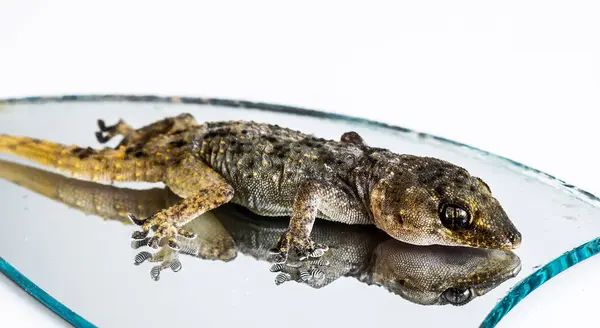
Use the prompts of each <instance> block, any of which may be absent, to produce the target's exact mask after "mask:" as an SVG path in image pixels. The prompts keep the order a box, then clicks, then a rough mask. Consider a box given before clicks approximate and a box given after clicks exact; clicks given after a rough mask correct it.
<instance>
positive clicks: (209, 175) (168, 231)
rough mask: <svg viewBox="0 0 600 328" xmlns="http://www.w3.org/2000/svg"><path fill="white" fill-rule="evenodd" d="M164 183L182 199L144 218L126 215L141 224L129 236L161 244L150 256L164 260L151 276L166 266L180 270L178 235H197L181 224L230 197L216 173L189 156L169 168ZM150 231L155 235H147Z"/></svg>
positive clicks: (188, 236)
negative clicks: (139, 229)
mask: <svg viewBox="0 0 600 328" xmlns="http://www.w3.org/2000/svg"><path fill="white" fill-rule="evenodd" d="M166 184H167V185H168V186H169V188H170V189H171V190H172V191H173V192H175V193H176V194H177V195H178V196H180V197H182V198H183V200H182V201H180V202H179V203H177V204H175V205H173V206H171V207H169V208H166V209H163V210H162V211H160V212H158V213H155V214H153V215H152V216H150V217H148V218H147V219H145V220H142V219H138V218H136V217H135V216H134V215H133V214H130V215H129V218H130V219H131V221H133V223H135V224H137V225H140V226H141V227H142V230H141V231H136V232H134V233H133V235H132V238H133V239H134V240H138V241H144V242H146V243H147V245H148V246H150V247H151V248H155V249H156V248H159V247H161V249H160V250H159V251H158V252H157V253H156V254H154V255H151V257H152V259H156V260H157V261H158V260H162V261H163V263H162V264H161V265H160V266H159V267H155V268H153V271H152V272H151V274H152V277H153V278H154V279H157V278H158V276H159V274H160V270H162V269H165V268H167V267H171V268H172V269H174V271H179V269H180V264H177V262H176V259H177V255H178V252H179V250H180V249H181V247H180V246H179V242H178V238H177V237H183V238H195V237H196V234H194V233H192V232H189V231H187V230H185V229H183V226H184V225H186V224H187V223H188V222H190V221H192V220H194V219H195V218H197V217H198V216H200V215H201V214H203V213H206V212H207V211H210V210H212V209H214V208H216V207H218V206H221V205H223V204H225V203H227V202H229V201H230V200H231V198H232V197H233V188H232V187H231V186H230V185H229V184H228V183H227V182H226V181H225V180H224V179H223V178H222V177H221V176H220V175H219V174H218V173H216V172H215V171H213V170H212V169H211V168H210V167H208V166H207V165H206V164H204V163H203V162H202V161H200V160H198V159H196V158H195V157H194V156H192V155H190V156H188V157H187V158H185V159H183V160H182V161H181V162H179V163H177V164H176V165H174V166H173V167H170V168H168V170H167V180H166ZM151 230H152V231H154V235H153V236H152V237H149V238H148V234H149V232H150V231H151ZM147 258H148V256H147V255H146V256H144V257H143V258H140V259H139V260H142V262H143V260H145V259H147ZM137 262H138V259H136V263H137ZM140 263H141V262H140ZM173 266H175V268H174V267H173ZM175 269H177V270H175Z"/></svg>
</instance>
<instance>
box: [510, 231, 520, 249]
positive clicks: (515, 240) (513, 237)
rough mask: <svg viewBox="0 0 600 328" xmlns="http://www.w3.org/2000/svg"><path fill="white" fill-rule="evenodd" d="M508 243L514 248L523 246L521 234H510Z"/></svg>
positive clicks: (516, 232)
mask: <svg viewBox="0 0 600 328" xmlns="http://www.w3.org/2000/svg"><path fill="white" fill-rule="evenodd" d="M508 241H509V242H510V243H511V244H512V248H517V247H519V246H521V233H520V232H518V231H515V232H511V233H509V234H508Z"/></svg>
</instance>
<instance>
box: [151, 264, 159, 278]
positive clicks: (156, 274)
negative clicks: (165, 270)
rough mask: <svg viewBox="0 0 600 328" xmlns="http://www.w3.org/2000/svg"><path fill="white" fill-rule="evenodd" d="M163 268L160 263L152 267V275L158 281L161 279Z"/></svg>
mask: <svg viewBox="0 0 600 328" xmlns="http://www.w3.org/2000/svg"><path fill="white" fill-rule="evenodd" d="M161 270H162V269H161V267H160V265H157V266H154V267H152V269H150V277H151V278H152V279H153V280H154V281H158V280H159V279H160V271H161Z"/></svg>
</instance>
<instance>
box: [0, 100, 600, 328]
mask: <svg viewBox="0 0 600 328" xmlns="http://www.w3.org/2000/svg"><path fill="white" fill-rule="evenodd" d="M181 113H191V114H192V115H193V116H194V117H195V118H196V120H198V121H199V122H203V121H222V120H253V121H256V122H264V123H274V124H279V125H281V126H285V127H289V128H292V129H296V130H300V131H303V132H306V133H312V134H314V135H315V136H317V137H322V138H326V139H335V140H338V139H339V138H340V136H341V135H342V134H343V133H345V132H347V131H356V132H358V133H359V134H360V135H361V136H362V137H363V138H364V140H365V141H366V142H367V144H368V145H370V146H375V147H382V148H388V149H390V150H392V151H395V152H398V153H406V154H414V155H422V156H432V157H437V158H440V159H443V160H446V161H449V162H452V163H454V164H457V165H459V166H462V167H464V168H466V169H467V170H468V171H469V172H470V173H471V174H473V175H475V176H478V177H481V178H482V179H483V180H485V181H486V182H487V184H488V185H489V186H490V188H491V189H492V191H493V194H494V196H495V197H496V198H497V199H498V200H499V201H500V202H501V204H502V205H503V207H504V209H505V211H506V212H507V213H508V215H509V217H510V218H511V220H512V221H513V223H514V224H515V226H517V228H518V229H519V231H520V232H521V233H522V236H523V240H522V244H521V246H520V247H519V248H517V249H516V250H514V252H509V251H492V250H481V249H474V248H456V247H441V246H432V247H418V246H412V245H408V244H403V243H401V242H398V241H395V240H392V239H390V238H389V237H387V235H385V234H383V233H381V232H380V231H378V230H377V229H375V228H372V227H357V226H346V225H342V224H332V223H328V222H317V224H315V227H314V232H313V237H314V239H315V240H318V241H319V242H325V243H327V244H329V245H330V251H329V252H327V253H326V255H324V256H323V257H322V258H320V259H313V260H310V261H307V262H304V263H302V264H300V266H275V267H272V264H271V263H269V262H267V261H266V260H265V259H266V255H267V251H268V249H269V248H270V247H271V246H273V244H274V243H275V241H276V239H277V237H279V235H280V234H281V233H282V232H283V231H284V230H285V229H286V228H287V219H286V218H261V217H258V216H256V215H254V214H251V213H249V212H248V211H246V210H245V209H242V208H240V207H237V206H234V205H228V206H224V207H222V208H219V209H218V210H214V211H212V212H210V213H208V214H205V215H203V216H202V217H201V218H198V219H196V220H194V221H192V222H191V223H190V224H189V229H190V230H193V231H194V232H196V233H197V234H198V237H197V238H196V239H195V240H193V241H189V242H187V243H185V244H184V245H183V246H184V247H183V248H184V251H186V252H187V253H190V254H191V255H182V256H181V257H180V258H179V260H180V261H181V264H182V269H181V270H179V268H178V267H174V269H175V270H176V271H178V272H176V273H174V272H172V270H170V269H167V270H164V271H162V272H161V274H160V280H158V281H154V280H152V279H151V277H150V269H151V267H152V266H153V265H155V264H150V263H148V262H147V261H146V262H144V263H142V264H141V265H138V266H135V265H134V258H136V255H138V254H139V253H140V252H143V251H148V250H149V249H148V248H147V247H140V248H139V249H135V246H136V245H135V243H133V245H130V244H131V234H132V232H133V231H135V230H137V229H136V227H135V226H133V225H131V224H130V223H129V221H128V220H127V218H126V213H127V212H134V213H137V214H139V216H148V215H149V214H148V213H149V212H150V213H152V212H153V211H155V210H158V209H161V208H164V207H165V206H167V205H169V204H172V203H173V202H176V201H177V199H178V198H177V196H175V195H174V194H172V193H171V192H170V191H168V190H166V189H164V186H163V185H162V184H148V183H115V184H112V185H108V184H99V183H93V182H82V181H79V180H75V179H72V178H69V177H65V176H63V175H60V174H56V173H55V171H53V170H51V169H47V168H43V167H42V166H40V165H36V164H34V163H32V162H28V161H26V160H22V159H20V158H17V157H15V156H11V155H6V154H0V199H2V204H3V206H2V207H3V208H2V209H3V213H2V215H1V217H2V219H1V220H0V256H1V257H3V258H4V259H5V260H6V261H7V262H9V263H10V264H11V265H13V266H14V267H15V268H16V269H18V270H19V271H20V272H21V273H22V274H23V275H25V276H26V277H28V278H29V279H30V280H32V281H33V282H34V283H35V284H37V285H38V286H39V287H40V288H42V289H43V290H45V291H46V292H48V293H49V294H50V295H52V296H53V297H54V298H56V299H57V300H58V301H59V302H61V303H62V304H64V305H65V306H66V307H68V308H69V309H71V310H73V311H74V312H76V313H77V314H79V315H80V316H82V317H83V318H85V319H86V320H88V321H90V322H91V323H93V324H94V325H98V326H102V327H116V326H126V325H135V326H148V327H149V326H152V327H158V326H164V325H172V326H177V325H181V326H183V325H189V324H196V325H202V326H204V327H233V326H241V325H244V326H248V325H250V326H258V325H266V324H278V323H281V322H285V325H286V326H290V327H305V326H309V325H313V324H318V325H319V326H328V325H334V326H343V327H364V326H373V325H375V326H378V325H384V324H395V325H398V324H402V325H408V326H412V325H417V324H418V325H423V326H436V325H443V326H444V327H455V326H461V327H472V326H477V325H479V324H480V323H481V322H482V320H483V319H484V318H485V317H486V315H487V314H488V313H489V312H490V311H491V309H492V308H493V307H494V306H495V305H496V303H497V302H498V301H499V300H500V299H501V298H502V297H504V296H505V295H506V294H507V293H508V291H509V290H510V288H511V287H513V286H514V285H515V284H516V283H517V282H519V281H520V280H522V279H523V278H525V277H526V276H528V275H530V274H531V273H532V272H534V271H535V270H536V269H537V268H538V267H539V266H542V265H544V264H546V263H548V262H549V261H551V260H553V259H555V258H556V257H558V256H560V255H561V254H562V253H564V252H565V251H569V250H571V249H573V248H575V247H577V246H579V245H581V244H584V243H586V242H588V241H590V240H592V239H594V238H596V237H598V235H599V232H600V220H598V215H599V214H600V210H599V209H598V207H597V200H596V199H595V198H594V197H593V196H590V195H587V194H585V193H582V192H580V191H579V190H577V189H576V188H572V187H569V186H564V185H563V184H562V183H561V182H560V181H558V180H556V179H553V178H552V177H549V176H547V175H544V174H541V173H537V172H534V171H532V170H529V169H527V168H524V167H522V166H519V165H515V164H514V163H511V162H509V161H507V160H504V159H502V158H498V157H496V156H493V155H488V154H485V153H483V152H481V151H478V150H474V149H471V148H468V147H464V146H460V145H455V144H452V143H449V142H446V141H443V140H440V139H436V138H432V137H429V136H426V135H422V134H416V133H413V132H406V131H403V130H400V129H391V128H386V127H382V126H379V127H376V126H373V125H370V124H366V123H361V122H358V121H354V122H352V121H345V120H341V119H334V118H332V119H329V118H325V117H311V116H305V115H296V114H286V113H276V112H270V111H264V110H254V109H244V108H229V107H222V106H209V105H199V104H181V103H158V102H120V101H104V102H58V103H52V102H51V103H20V104H6V105H3V106H2V107H1V108H0V134H11V135H21V136H28V137H34V138H39V139H47V140H51V141H55V142H59V143H64V144H67V145H71V144H77V145H79V146H82V147H87V146H90V147H93V148H99V147H101V145H100V144H99V143H98V141H97V140H96V137H95V135H94V132H95V131H97V125H96V124H97V123H96V120H97V119H104V120H105V121H106V122H117V121H118V120H119V119H124V120H126V121H127V122H128V123H129V124H131V125H132V126H134V127H141V126H144V125H147V124H149V123H151V122H154V121H157V120H160V119H163V118H165V117H168V116H175V115H178V114H181ZM117 143H118V140H117V139H115V140H111V142H109V144H108V145H109V146H112V147H114V146H116V145H117ZM132 246H133V247H132ZM206 249H210V252H211V254H213V255H212V257H211V256H206V251H205V250H206ZM202 254H204V255H202ZM143 257H144V255H140V256H138V260H142V259H143ZM201 257H208V259H203V258H201ZM515 275H516V277H514V276H515ZM276 282H278V283H276ZM282 282H283V283H282ZM542 288H544V287H542ZM453 304H454V305H453ZM455 305H458V306H455Z"/></svg>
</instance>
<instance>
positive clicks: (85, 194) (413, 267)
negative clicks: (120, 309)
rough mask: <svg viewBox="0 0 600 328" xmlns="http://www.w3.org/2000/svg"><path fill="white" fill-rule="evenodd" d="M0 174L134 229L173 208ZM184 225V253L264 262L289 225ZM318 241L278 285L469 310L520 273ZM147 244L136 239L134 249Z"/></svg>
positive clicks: (322, 227)
mask: <svg viewBox="0 0 600 328" xmlns="http://www.w3.org/2000/svg"><path fill="white" fill-rule="evenodd" d="M0 177H1V178H3V179H5V180H8V181H11V182H13V183H15V184H18V185H20V186H22V187H24V188H27V189H29V190H31V191H34V192H36V193H38V194H41V195H43V196H46V197H48V198H51V199H54V200H56V201H58V202H61V203H63V204H66V205H68V206H69V207H72V208H74V209H77V210H79V211H81V212H85V213H87V214H92V215H96V216H99V217H101V218H104V219H107V220H117V221H121V222H123V223H124V224H130V222H129V220H128V218H127V213H134V214H135V215H136V216H138V217H148V216H149V215H150V214H151V213H155V212H157V211H158V210H160V209H162V208H165V207H168V206H169V205H171V204H174V203H176V202H177V201H178V200H179V198H178V197H177V196H176V195H174V194H173V193H172V192H170V191H169V190H168V189H161V188H153V189H148V190H135V189H127V188H119V187H116V186H109V185H103V184H98V183H93V182H87V181H81V180H76V179H71V178H66V177H64V176H62V175H58V174H54V173H50V172H47V171H43V170H39V169H35V168H32V167H28V166H23V165H19V164H15V163H10V162H6V161H1V160H0ZM203 216H204V217H203V218H201V219H199V220H193V221H192V222H191V223H190V224H189V226H188V227H187V228H188V229H189V230H190V231H193V232H194V233H196V234H197V235H198V236H197V237H196V238H195V239H183V238H182V239H181V240H180V242H181V245H182V254H186V255H189V256H194V257H198V258H201V259H207V260H220V261H231V260H233V259H235V258H236V257H237V254H238V252H239V253H242V254H245V255H248V256H251V257H253V258H255V259H257V260H262V261H267V259H268V258H269V248H270V247H271V246H272V245H273V244H275V241H276V239H277V238H278V237H279V236H280V235H281V234H282V232H284V231H285V229H287V227H288V222H287V219H286V218H263V217H260V216H257V215H255V214H252V213H250V212H249V211H247V210H245V209H244V208H241V207H238V206H236V205H227V206H223V207H220V208H217V209H215V210H213V211H211V212H209V213H207V214H205V215H203ZM313 229H314V230H313V235H314V237H315V238H316V239H318V240H320V241H322V242H323V243H325V244H327V245H329V249H330V251H328V252H327V253H326V254H325V255H324V256H322V257H320V258H318V259H308V260H305V261H302V262H289V263H287V264H275V265H273V266H272V267H271V271H272V272H275V273H274V274H275V283H276V284H282V283H286V282H292V281H294V282H298V283H302V284H305V285H308V286H310V287H313V288H321V287H324V286H327V285H329V284H330V283H332V282H333V281H335V280H337V279H338V278H340V277H353V278H355V279H357V280H358V281H360V282H363V283H366V284H369V285H377V286H382V287H384V288H386V289H387V290H388V291H390V292H392V293H394V294H397V295H399V296H401V297H402V298H404V299H407V300H409V301H411V302H413V303H417V304H423V305H433V304H438V305H443V304H453V305H464V304H467V303H469V302H470V301H471V300H473V299H474V298H476V297H478V296H481V295H484V294H486V293H487V292H488V291H490V290H492V289H493V288H495V287H497V286H498V285H500V284H501V283H503V282H504V281H506V280H507V279H510V278H513V277H514V276H516V274H517V273H518V272H519V271H520V269H521V261H520V259H519V257H517V255H516V254H514V253H512V252H511V251H506V250H492V249H477V248H463V247H446V246H414V245H409V244H405V243H402V242H399V241H397V240H394V239H391V238H390V237H388V236H387V235H385V234H384V233H381V232H380V231H379V230H377V229H375V228H371V227H364V226H350V225H344V224H337V223H332V222H325V221H317V222H316V223H315V226H314V228H313ZM143 245H145V243H143V241H142V242H133V244H132V247H134V248H138V247H141V246H143ZM176 256H177V255H176V253H169V252H168V251H167V252H161V253H158V254H157V255H155V256H154V257H152V255H151V254H150V253H148V252H145V251H142V252H140V253H139V254H138V255H137V256H136V257H135V260H134V262H135V263H136V264H139V263H142V262H144V261H152V262H156V264H157V265H156V266H154V267H153V268H152V270H151V272H150V274H151V277H152V278H153V279H156V280H158V279H159V277H160V274H161V272H162V270H165V269H170V270H172V271H175V272H176V271H178V270H179V269H180V268H181V264H180V262H179V260H178V259H177V258H176Z"/></svg>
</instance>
